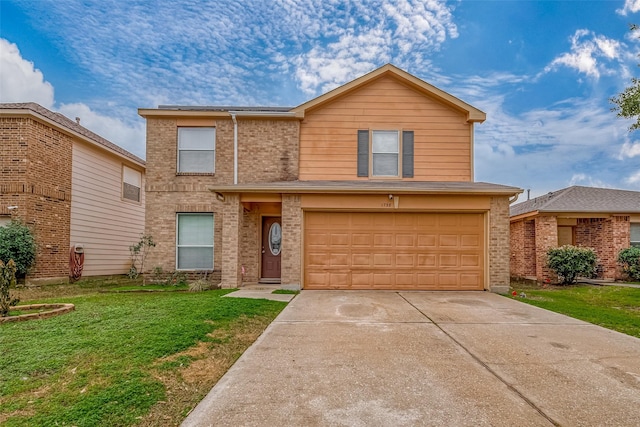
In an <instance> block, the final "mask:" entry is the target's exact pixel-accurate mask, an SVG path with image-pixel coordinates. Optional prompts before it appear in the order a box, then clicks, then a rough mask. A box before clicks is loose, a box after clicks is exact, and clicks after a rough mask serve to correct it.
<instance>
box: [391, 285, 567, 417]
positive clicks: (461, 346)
mask: <svg viewBox="0 0 640 427" xmlns="http://www.w3.org/2000/svg"><path fill="white" fill-rule="evenodd" d="M397 294H398V296H400V298H402V299H403V300H405V301H406V302H407V304H409V305H410V306H411V307H413V308H414V309H416V310H417V311H418V313H420V314H421V315H422V316H424V317H425V318H426V319H427V320H429V321H430V322H431V323H433V324H434V325H435V326H436V327H437V328H438V329H440V331H441V332H442V333H443V334H445V335H446V336H447V337H449V339H450V340H451V341H453V342H454V343H455V344H456V345H457V346H458V347H460V348H461V349H462V350H464V351H465V352H466V353H467V354H468V355H469V356H471V358H473V360H475V361H476V362H477V363H478V364H479V365H480V366H482V367H483V368H484V369H486V370H487V371H488V372H489V373H490V374H491V375H493V376H494V377H495V378H496V379H497V380H498V381H500V382H501V383H502V384H504V385H505V386H506V387H507V388H508V389H509V390H511V391H512V392H513V393H515V394H516V395H518V396H520V398H521V399H522V400H524V401H525V402H526V403H527V404H528V405H529V406H531V407H532V408H533V409H534V410H535V411H536V412H538V413H539V414H540V415H541V416H542V417H544V418H545V419H546V420H547V421H549V422H550V423H551V424H553V425H554V426H560V423H558V422H557V421H556V420H554V419H553V418H551V417H550V416H549V415H548V414H546V413H545V412H544V411H543V410H542V409H541V408H540V407H538V406H537V405H536V404H535V403H534V402H533V401H532V400H531V399H529V398H528V397H527V396H525V395H524V394H522V392H521V391H520V390H518V389H517V388H516V387H514V386H513V385H512V384H511V383H509V382H508V381H507V380H505V379H504V378H502V377H501V376H500V374H498V373H497V372H496V371H494V370H493V369H491V367H490V366H489V365H488V364H486V363H485V362H483V361H482V360H481V359H480V358H479V357H478V356H476V355H475V354H474V353H473V352H471V350H469V349H468V348H467V347H466V346H465V345H464V344H462V343H461V342H460V341H458V340H457V339H455V338H454V337H453V336H452V335H451V334H450V333H449V332H447V331H446V330H445V329H443V328H442V327H441V326H440V325H439V324H438V322H436V321H435V320H434V319H432V318H431V317H429V316H428V315H427V314H426V313H425V312H423V311H422V310H420V309H419V308H418V307H416V306H415V305H414V304H413V303H412V302H411V301H409V300H408V299H406V298H405V297H404V295H402V294H401V293H400V292H397ZM449 323H450V322H449Z"/></svg>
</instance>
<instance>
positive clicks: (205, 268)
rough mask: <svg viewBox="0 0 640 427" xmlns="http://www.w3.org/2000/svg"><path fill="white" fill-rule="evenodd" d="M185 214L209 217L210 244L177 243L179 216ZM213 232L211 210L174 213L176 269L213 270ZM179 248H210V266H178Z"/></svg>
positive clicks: (213, 219) (213, 220)
mask: <svg viewBox="0 0 640 427" xmlns="http://www.w3.org/2000/svg"><path fill="white" fill-rule="evenodd" d="M185 216H207V217H210V218H211V229H212V233H211V244H210V245H194V244H182V245H181V244H179V241H180V236H179V233H180V218H181V217H185ZM214 234H215V218H214V214H213V213H211V212H194V213H177V214H176V270H180V271H200V270H213V269H214V266H215V263H214V261H215V260H214V257H215V252H214V244H215V243H214V242H215V238H214ZM181 248H211V265H210V266H203V267H190V268H181V266H180V256H179V252H180V249H181Z"/></svg>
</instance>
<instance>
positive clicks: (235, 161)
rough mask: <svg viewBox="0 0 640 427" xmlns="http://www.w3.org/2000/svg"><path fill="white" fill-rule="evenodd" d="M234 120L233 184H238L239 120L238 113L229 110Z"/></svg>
mask: <svg viewBox="0 0 640 427" xmlns="http://www.w3.org/2000/svg"><path fill="white" fill-rule="evenodd" d="M229 114H231V120H233V185H237V184H238V122H237V121H236V113H232V112H229Z"/></svg>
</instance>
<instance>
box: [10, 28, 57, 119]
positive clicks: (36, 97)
mask: <svg viewBox="0 0 640 427" xmlns="http://www.w3.org/2000/svg"><path fill="white" fill-rule="evenodd" d="M0 102H36V103H38V104H40V105H42V106H43V107H46V108H51V107H52V106H53V86H52V85H51V83H49V82H47V81H45V80H44V76H43V74H42V72H41V71H40V70H38V69H37V68H35V66H34V64H33V62H30V61H28V60H26V59H24V58H23V57H22V55H21V54H20V50H19V49H18V46H16V45H15V44H14V43H11V42H9V41H8V40H5V39H2V38H0Z"/></svg>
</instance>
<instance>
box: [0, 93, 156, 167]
mask: <svg viewBox="0 0 640 427" xmlns="http://www.w3.org/2000/svg"><path fill="white" fill-rule="evenodd" d="M25 112H27V113H29V114H31V115H33V116H36V117H39V118H40V119H43V120H44V121H47V122H49V124H52V125H55V126H56V127H58V128H60V129H62V130H64V131H67V132H68V133H71V134H73V135H74V136H77V137H79V138H81V139H83V140H85V141H87V142H89V143H90V144H93V145H97V146H99V147H101V148H103V149H106V150H107V151H110V152H112V153H114V154H116V155H118V156H121V157H126V158H127V159H129V160H131V161H133V162H134V163H137V164H138V165H140V166H143V167H144V166H145V161H144V160H142V159H141V158H140V157H138V156H136V155H135V154H132V153H130V152H128V151H127V150H125V149H124V148H122V147H120V146H118V145H116V144H114V143H113V142H111V141H108V140H106V139H104V138H103V137H101V136H100V135H98V134H95V133H93V132H91V131H90V130H89V129H87V128H85V127H84V126H81V125H80V124H79V123H77V122H75V121H73V120H71V119H69V118H68V117H66V116H64V115H62V114H60V113H56V112H53V111H51V110H48V109H46V108H44V107H43V106H41V105H39V104H36V103H35V102H20V103H0V116H2V115H16V114H24V113H25Z"/></svg>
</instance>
